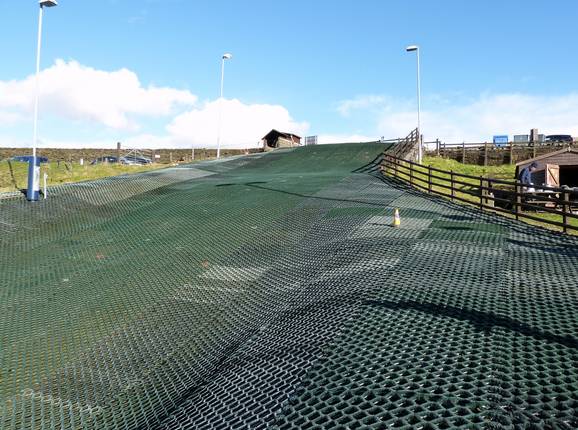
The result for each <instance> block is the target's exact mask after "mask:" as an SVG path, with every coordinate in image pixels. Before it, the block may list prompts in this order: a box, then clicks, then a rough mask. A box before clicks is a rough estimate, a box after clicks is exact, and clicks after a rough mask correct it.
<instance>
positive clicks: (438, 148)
mask: <svg viewBox="0 0 578 430" xmlns="http://www.w3.org/2000/svg"><path fill="white" fill-rule="evenodd" d="M436 155H437V156H438V157H439V156H440V140H439V139H436Z"/></svg>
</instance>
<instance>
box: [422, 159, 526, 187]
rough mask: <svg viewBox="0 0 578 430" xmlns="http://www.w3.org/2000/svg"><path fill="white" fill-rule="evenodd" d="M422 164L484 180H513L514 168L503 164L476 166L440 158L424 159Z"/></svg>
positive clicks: (511, 165)
mask: <svg viewBox="0 0 578 430" xmlns="http://www.w3.org/2000/svg"><path fill="white" fill-rule="evenodd" d="M423 164H424V165H426V166H430V165H431V166H432V167H435V168H437V169H441V170H453V171H454V172H455V173H461V174H464V175H472V176H484V177H485V178H493V179H503V180H509V181H512V180H514V179H515V171H516V166H515V165H513V164H503V165H501V166H478V165H476V164H462V163H460V162H459V161H456V160H449V159H447V158H441V157H424V159H423Z"/></svg>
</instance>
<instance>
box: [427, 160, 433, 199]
mask: <svg viewBox="0 0 578 430" xmlns="http://www.w3.org/2000/svg"><path fill="white" fill-rule="evenodd" d="M431 189H432V183H431V164H430V165H429V166H427V192H428V193H429V194H431Z"/></svg>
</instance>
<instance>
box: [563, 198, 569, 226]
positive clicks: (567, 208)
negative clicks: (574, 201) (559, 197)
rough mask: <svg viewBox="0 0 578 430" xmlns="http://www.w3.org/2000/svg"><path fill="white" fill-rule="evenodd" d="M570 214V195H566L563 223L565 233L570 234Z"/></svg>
mask: <svg viewBox="0 0 578 430" xmlns="http://www.w3.org/2000/svg"><path fill="white" fill-rule="evenodd" d="M569 213H570V193H569V192H568V191H566V192H565V193H564V205H563V209H562V223H563V224H564V233H568V214H569Z"/></svg>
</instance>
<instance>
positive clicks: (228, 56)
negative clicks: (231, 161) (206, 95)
mask: <svg viewBox="0 0 578 430" xmlns="http://www.w3.org/2000/svg"><path fill="white" fill-rule="evenodd" d="M231 58H233V54H229V53H226V54H223V56H222V57H221V96H220V97H219V124H218V126H217V158H220V157H221V118H222V116H223V82H224V80H225V60H230V59H231Z"/></svg>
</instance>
